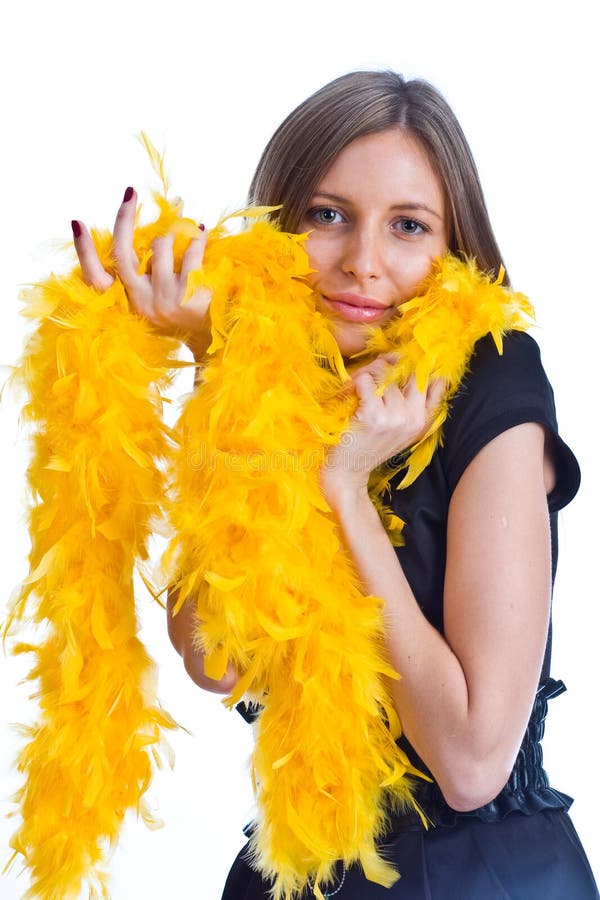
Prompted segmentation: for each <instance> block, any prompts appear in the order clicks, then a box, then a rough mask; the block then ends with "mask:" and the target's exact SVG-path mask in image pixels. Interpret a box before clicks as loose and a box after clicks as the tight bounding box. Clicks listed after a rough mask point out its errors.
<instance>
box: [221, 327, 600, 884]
mask: <svg viewBox="0 0 600 900" xmlns="http://www.w3.org/2000/svg"><path fill="white" fill-rule="evenodd" d="M524 422H538V423H540V424H541V425H543V426H544V428H545V430H546V434H547V437H548V440H549V442H550V447H551V450H552V453H553V457H554V464H555V469H556V476H557V481H556V486H555V488H554V489H553V491H552V493H551V495H550V496H549V498H548V510H549V517H550V526H551V541H552V574H553V579H554V574H555V571H556V563H557V558H558V541H557V512H558V510H559V509H561V508H562V507H564V506H565V505H566V504H567V503H568V502H569V501H570V500H571V499H572V498H573V497H574V495H575V494H576V492H577V489H578V487H579V482H580V472H579V466H578V464H577V461H576V459H575V457H574V456H573V453H572V452H571V450H570V449H569V448H568V446H567V445H566V444H565V443H564V442H563V440H562V439H561V437H560V435H559V432H558V425H557V421H556V411H555V407H554V397H553V393H552V388H551V386H550V384H549V382H548V379H547V377H546V374H545V372H544V369H543V366H542V363H541V359H540V352H539V348H538V346H537V344H536V343H535V341H534V340H533V339H532V338H531V337H530V336H528V335H526V334H524V333H520V332H513V333H511V334H509V335H507V336H506V337H505V340H504V347H503V354H502V355H499V354H498V352H497V350H496V347H495V345H494V343H493V341H492V340H491V338H484V339H483V340H482V341H480V342H479V343H478V345H477V347H476V351H475V353H474V355H473V358H472V360H471V364H470V370H469V372H468V374H467V375H466V377H465V378H464V380H463V383H462V385H461V387H460V389H459V391H458V393H457V395H456V396H455V398H454V399H453V401H452V404H451V407H450V411H449V416H448V419H447V421H446V423H445V426H444V433H443V443H442V446H441V447H440V448H439V449H438V450H437V451H436V453H435V454H434V456H433V459H432V461H431V463H430V464H429V466H428V467H427V469H426V470H425V471H424V472H423V473H422V474H421V475H420V476H419V478H418V479H417V480H416V481H415V482H414V483H413V484H412V485H411V486H410V487H409V488H407V489H405V490H396V487H397V484H398V483H399V481H400V480H401V477H402V476H401V474H400V475H398V476H395V478H394V479H393V480H392V484H391V488H392V490H391V495H390V498H389V502H390V505H391V506H392V508H393V510H394V512H395V513H396V514H397V515H398V516H400V517H401V518H402V519H403V520H404V521H405V522H406V525H405V528H404V532H403V536H404V539H405V545H404V546H403V547H400V548H398V549H397V554H398V558H399V560H400V563H401V565H402V568H403V570H404V572H405V574H406V577H407V579H408V581H409V584H410V585H411V588H412V590H413V592H414V594H415V597H416V598H417V601H418V603H419V605H420V607H421V609H422V610H423V613H424V615H425V616H426V617H427V619H428V620H429V621H430V622H431V623H432V624H433V625H434V627H435V628H436V629H437V630H438V631H440V632H441V633H442V634H443V632H444V626H443V589H444V575H445V566H446V526H447V516H448V507H449V503H450V500H451V497H452V493H453V491H454V489H455V488H456V486H457V484H458V482H459V480H460V478H461V476H462V474H463V473H464V471H465V469H466V468H467V466H468V465H469V463H470V462H471V461H472V460H473V459H474V457H475V456H476V455H477V453H478V452H479V451H480V450H481V449H482V448H483V447H484V446H485V445H486V444H487V443H488V442H489V441H491V440H493V438H495V437H497V436H498V435H499V434H501V433H502V432H503V431H505V430H507V429H508V428H512V427H514V426H516V425H520V424H523V423H524ZM391 462H392V464H393V463H394V462H395V461H391ZM550 654H551V628H550V629H549V632H548V641H547V647H546V653H545V657H544V663H543V667H542V673H541V679H540V686H539V690H538V692H537V696H536V699H535V703H534V706H533V710H532V713H531V719H530V722H529V725H528V728H527V731H526V734H525V737H524V739H523V744H522V746H521V750H520V752H519V754H518V757H517V760H516V762H515V766H514V769H513V771H512V773H511V776H510V778H509V779H508V782H507V784H506V786H505V787H504V789H503V790H502V791H501V792H500V794H499V795H498V797H496V798H495V800H493V801H492V802H491V803H489V804H486V806H484V807H481V808H480V809H478V810H474V811H472V812H469V813H457V812H456V811H455V810H452V809H451V808H450V807H449V806H448V804H447V803H446V801H445V800H444V798H443V796H442V794H441V791H440V790H439V788H438V787H437V785H436V784H435V783H433V784H427V783H426V782H422V783H421V784H420V785H419V787H418V789H417V798H418V800H419V802H420V804H421V806H422V808H423V809H424V811H425V812H426V813H427V815H428V817H429V818H430V820H431V821H432V822H433V823H434V827H432V828H430V829H429V830H427V831H426V830H425V829H424V828H423V826H422V824H421V821H420V819H419V818H418V817H417V816H416V815H415V816H412V815H406V816H402V817H399V818H396V819H394V820H393V823H392V830H391V833H390V835H389V838H388V842H387V848H386V856H388V857H389V858H392V859H393V860H394V861H395V863H396V865H397V866H398V869H399V871H400V872H401V873H402V878H401V879H400V881H399V882H398V883H397V885H396V886H395V887H394V888H393V889H391V890H386V889H383V888H381V887H378V886H377V885H373V884H371V883H370V882H367V881H366V880H365V878H364V876H363V875H362V874H361V872H360V871H359V869H358V868H352V869H350V870H349V871H348V872H347V873H345V875H344V876H343V885H341V887H340V889H339V891H338V892H337V893H335V897H336V898H339V900H358V898H361V900H362V898H373V900H375V898H381V900H396V898H398V900H400V898H405V900H453V898H456V900H588V898H589V900H594V898H598V892H597V889H596V886H595V884H594V879H593V876H592V873H591V870H590V867H589V864H588V862H587V860H586V858H585V854H584V852H583V850H582V848H581V845H580V843H579V840H578V838H577V835H576V834H575V831H574V829H573V826H572V824H571V821H570V819H569V817H568V814H567V810H568V808H569V806H570V805H571V802H572V801H571V798H570V797H568V796H567V795H566V794H563V793H561V792H560V791H558V790H555V789H554V788H553V787H551V786H550V784H549V782H548V778H547V775H546V773H545V771H544V768H543V761H542V750H541V744H540V741H541V738H542V736H543V732H544V720H545V716H546V711H547V705H548V700H549V699H551V698H552V697H555V696H557V695H558V694H559V693H561V692H562V691H564V690H565V687H564V685H563V683H562V682H559V681H555V680H554V679H552V678H550ZM240 712H242V714H244V717H245V718H248V720H251V719H252V718H254V717H255V716H256V714H257V711H256V710H252V711H250V710H248V711H246V710H245V709H244V710H240ZM401 744H402V746H403V747H404V749H405V750H406V752H407V754H408V756H409V758H410V759H411V761H412V762H413V763H414V764H415V765H416V766H417V768H419V769H421V770H422V771H424V772H427V767H426V766H425V764H424V763H423V761H422V760H420V759H419V757H418V756H417V754H416V753H415V751H414V749H413V748H412V747H411V746H410V745H409V744H408V742H407V741H406V740H405V739H402V740H401ZM341 879H342V873H340V882H339V883H338V887H339V885H340V884H341ZM333 890H335V886H334V887H333V888H332V891H333ZM267 896H268V885H267V884H265V883H263V882H262V881H261V879H260V878H259V876H258V875H257V874H256V873H253V872H252V870H251V869H250V868H249V867H248V865H247V863H246V862H245V858H244V851H242V853H241V854H240V856H239V857H238V859H237V860H236V862H235V863H234V866H233V868H232V871H231V875H230V878H229V880H228V883H227V886H226V888H225V893H224V894H223V900H260V898H266V897H267ZM308 896H309V894H307V897H308ZM332 896H333V893H332Z"/></svg>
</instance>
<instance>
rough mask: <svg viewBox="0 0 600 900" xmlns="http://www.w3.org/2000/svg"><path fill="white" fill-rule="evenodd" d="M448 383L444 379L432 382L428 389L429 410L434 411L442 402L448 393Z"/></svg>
mask: <svg viewBox="0 0 600 900" xmlns="http://www.w3.org/2000/svg"><path fill="white" fill-rule="evenodd" d="M446 388H447V383H446V380H445V379H444V378H436V379H435V380H434V381H430V382H429V385H428V387H427V409H430V410H434V409H436V407H437V406H439V404H440V403H441V402H442V400H443V398H444V394H445V392H446Z"/></svg>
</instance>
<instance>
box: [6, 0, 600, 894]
mask: <svg viewBox="0 0 600 900" xmlns="http://www.w3.org/2000/svg"><path fill="white" fill-rule="evenodd" d="M10 6H11V12H10V13H9V14H7V13H6V12H4V13H3V14H2V17H3V21H2V22H1V23H0V42H1V44H0V66H1V67H2V71H1V79H0V90H1V103H2V109H1V117H0V123H1V127H2V139H1V142H0V152H1V154H2V164H1V168H0V171H1V173H2V176H3V185H2V203H3V210H2V216H1V218H0V222H1V224H0V228H1V234H0V254H1V257H0V259H1V265H0V279H1V288H2V290H1V297H2V299H1V304H2V305H1V310H2V313H1V314H2V325H1V328H0V362H1V363H5V364H8V365H10V364H11V363H13V362H14V361H15V360H16V358H17V357H18V355H19V352H20V347H21V343H22V335H23V333H24V332H23V326H22V324H21V322H20V320H19V315H18V309H19V304H18V301H17V294H18V286H19V285H20V284H23V283H26V282H30V281H32V280H33V279H35V278H37V277H40V276H43V275H44V274H46V273H47V272H48V271H49V269H50V268H52V267H54V268H55V269H56V270H63V269H64V268H65V265H66V263H65V260H64V258H61V257H58V256H57V255H56V253H55V252H54V249H53V245H52V244H51V243H49V239H57V240H58V241H64V240H65V239H68V238H69V233H70V232H69V220H70V219H71V218H80V219H83V220H84V221H86V222H88V223H94V224H97V225H102V226H111V225H112V220H113V217H114V213H115V210H116V207H117V205H118V203H119V201H120V199H121V196H122V194H123V191H124V189H125V187H126V186H127V185H129V184H133V185H134V186H136V187H137V188H138V189H139V191H140V194H141V196H142V199H146V200H148V189H149V187H154V186H155V182H154V180H153V177H152V175H151V172H150V169H149V166H148V164H147V161H146V159H145V156H144V153H143V151H142V149H141V147H140V146H139V144H138V143H137V141H136V140H135V135H136V134H137V133H138V132H139V131H140V130H141V129H145V130H146V131H147V132H148V133H149V134H150V136H151V137H152V138H153V140H154V141H155V143H157V144H158V145H164V146H165V147H166V150H167V164H168V169H169V171H170V173H171V176H172V181H173V187H174V189H175V191H176V192H177V193H179V194H181V196H183V197H184V198H185V200H186V210H187V211H188V212H189V213H190V214H191V215H193V216H194V217H196V218H197V219H198V220H199V221H200V220H201V221H204V222H206V223H207V225H208V226H209V227H210V225H212V224H214V222H215V221H216V219H217V218H218V216H219V215H220V213H221V212H222V211H223V210H224V209H229V210H232V209H234V208H237V207H239V206H241V205H242V204H243V203H244V200H245V191H246V188H247V185H248V183H249V181H250V178H251V174H252V172H253V169H254V167H255V165H256V163H257V161H258V157H259V154H260V151H261V149H262V147H263V146H264V144H265V143H266V141H267V140H268V138H269V136H270V134H271V133H272V131H273V130H274V128H275V127H276V126H277V125H278V124H279V122H280V121H281V119H282V118H283V117H284V115H286V114H287V112H288V111H289V110H290V109H291V108H292V107H293V106H295V105H296V103H298V102H299V101H300V100H302V99H303V98H304V97H305V96H307V95H308V94H309V93H311V92H312V91H313V90H314V89H316V88H318V87H319V86H321V85H322V84H323V83H325V82H326V81H328V80H330V79H331V78H333V77H335V76H337V75H340V74H342V73H344V72H346V71H349V70H351V69H355V68H369V67H373V68H393V69H396V70H398V71H401V72H403V73H404V74H405V75H408V76H411V75H418V76H423V77H425V78H428V79H429V80H431V81H433V83H434V84H436V85H437V86H438V87H439V88H441V89H442V91H443V92H444V93H445V95H446V97H447V99H448V100H449V101H450V103H451V105H452V106H453V107H454V109H455V111H456V113H457V114H458V116H459V119H460V120H461V121H462V124H463V126H464V128H465V131H466V133H467V137H468V138H469V140H470V142H471V145H472V148H473V151H474V153H475V157H476V159H477V160H478V163H479V167H480V171H481V176H482V180H483V183H484V188H485V190H486V196H487V200H488V204H489V207H490V210H491V214H492V220H493V222H494V224H495V228H496V232H497V236H498V239H499V243H500V246H501V248H502V250H503V253H504V255H505V258H506V261H507V265H508V269H509V272H510V274H511V277H512V280H513V283H514V285H515V286H516V287H517V288H518V289H520V290H523V291H524V292H526V293H528V294H529V295H530V297H531V298H532V300H533V301H534V303H535V305H536V307H537V311H538V320H539V328H538V329H537V332H536V337H537V339H538V341H539V342H540V344H541V346H542V352H543V358H544V361H545V364H546V368H547V370H548V372H549V374H550V376H551V379H552V381H553V383H554V385H555V394H556V399H557V404H558V410H559V421H560V424H561V428H562V431H563V433H564V435H565V438H566V439H567V440H568V442H569V443H570V444H571V446H572V447H573V449H574V450H575V452H576V454H577V455H578V457H579V459H580V461H581V464H582V469H583V485H582V490H581V492H580V495H579V496H578V498H577V499H576V500H575V501H574V502H573V504H572V505H571V506H570V507H569V508H568V509H567V510H566V511H565V512H564V513H563V515H562V520H561V564H560V566H559V578H558V581H557V586H556V592H555V611H554V622H555V651H554V665H553V672H554V675H555V677H560V678H563V679H564V680H565V681H566V682H567V684H568V688H569V691H568V693H567V694H565V695H563V696H562V697H560V698H559V699H557V700H555V701H553V703H552V708H551V716H550V721H549V724H548V728H547V736H546V741H545V759H546V764H547V769H548V771H549V773H550V775H551V778H552V782H553V784H554V785H555V786H556V787H557V788H559V789H561V790H564V791H565V792H567V793H569V794H571V795H573V796H575V797H576V802H575V804H574V805H573V808H572V815H573V819H574V821H575V823H576V825H577V827H578V829H579V832H580V834H581V837H582V839H583V841H584V844H585V845H586V848H587V851H588V854H589V856H590V859H591V861H592V865H593V868H594V869H595V871H596V872H598V871H600V847H599V846H598V843H599V842H598V838H597V835H598V826H597V823H596V825H595V824H594V821H593V814H594V808H595V806H597V801H598V786H597V785H598V777H597V759H596V756H597V753H596V752H595V750H596V747H595V746H594V744H593V742H592V740H591V738H590V728H591V727H593V728H594V729H595V728H596V727H597V723H596V715H597V713H596V710H597V708H598V701H597V690H596V687H595V683H596V681H597V655H598V650H597V647H596V640H597V632H598V624H599V623H598V585H597V578H596V577H595V572H596V565H597V556H598V549H597V532H598V528H597V515H593V511H595V510H596V507H597V505H598V501H599V500H600V492H599V489H598V469H597V465H596V449H595V446H594V441H593V438H592V422H593V421H594V419H596V420H597V394H598V390H597V384H596V380H597V379H596V376H595V363H596V361H597V357H598V352H599V350H598V345H597V333H598V325H599V321H598V302H599V297H598V293H599V292H598V279H597V275H596V272H595V266H596V264H597V256H598V253H597V247H598V242H599V231H598V210H599V199H600V198H599V191H598V179H597V166H598V159H599V146H598V138H597V134H596V127H595V126H594V119H596V124H597V113H598V100H597V90H598V86H599V74H600V73H599V71H598V68H597V62H596V60H597V58H598V57H597V40H596V28H595V25H593V24H592V15H593V14H597V13H598V11H599V10H598V3H597V2H591V0H571V2H569V3H555V2H552V0H546V2H535V0H530V2H524V0H522V2H518V3H517V2H513V0H503V2H496V0H491V2H487V3H482V2H481V0H479V2H469V0H455V2H453V3H448V2H433V0H429V2H417V0H414V2H411V3H406V2H404V0H395V2H383V0H369V2H363V3H356V2H348V0H346V2H341V0H329V2H327V0H303V2H299V3H291V2H285V0H283V2H274V0H273V2H270V0H254V2H252V3H249V2H235V0H228V2H227V0H221V2H220V3H218V4H217V3H212V4H204V3H202V2H201V0H196V2H185V0H170V2H168V3H167V2H163V3H157V2H154V0H146V2H144V3H141V2H137V0H136V2H127V0H121V2H118V3H117V2H115V0H106V2H104V3H96V2H94V3H88V2H85V0H79V2H69V0H55V2H51V3H44V2H32V0H21V2H20V3H19V4H18V5H17V4H11V5H10ZM4 374H8V369H4V370H3V376H2V380H4ZM0 416H1V423H0V428H1V453H2V465H1V466H0V478H1V485H0V496H1V498H2V507H1V508H2V516H1V523H0V524H1V535H0V539H1V540H0V553H1V560H0V574H1V579H2V588H3V590H2V593H3V599H2V604H3V605H4V603H5V602H6V603H8V599H9V596H10V592H11V590H12V589H13V588H14V586H15V585H16V584H17V583H18V582H19V581H20V579H22V578H23V577H24V575H25V573H26V568H25V556H26V552H27V534H26V529H25V525H24V509H25V506H24V501H25V498H24V486H23V484H24V481H23V467H24V465H25V459H26V449H25V447H24V446H23V444H22V443H19V441H18V439H17V436H16V434H17V425H16V423H17V413H16V405H15V404H14V402H13V401H12V400H11V399H10V397H6V396H5V398H4V401H3V403H2V406H1V408H0ZM139 609H140V614H141V618H142V622H143V633H142V637H143V639H144V640H145V641H146V642H147V644H148V646H149V647H150V649H151V651H152V652H153V654H154V656H155V658H156V659H157V660H158V661H159V669H160V694H161V698H162V700H163V703H164V705H165V706H166V707H167V709H169V710H170V711H171V713H172V714H173V715H174V716H175V718H176V719H177V720H178V721H180V722H181V723H183V724H184V725H185V726H186V727H187V728H188V729H189V730H190V731H191V732H192V735H191V736H189V735H187V734H185V733H183V732H182V733H180V734H178V735H176V736H174V737H173V738H172V744H173V745H174V747H175V749H176V754H177V762H176V768H175V772H174V773H170V772H167V773H164V774H161V776H160V777H159V778H158V779H157V780H156V781H155V783H154V785H153V787H152V789H151V796H152V802H153V805H154V807H155V809H156V810H157V812H159V814H160V815H161V816H162V817H163V818H164V819H165V820H166V822H167V825H166V827H165V828H164V829H162V830H161V831H158V832H149V831H147V830H146V829H145V827H144V826H143V825H142V824H141V822H135V821H132V822H130V823H128V824H127V826H126V828H125V831H124V834H123V838H122V841H121V843H120V847H119V849H118V850H117V851H116V852H115V854H114V856H113V859H112V861H111V872H112V896H113V898H114V900H130V898H137V897H140V896H143V897H145V898H148V900H158V898H162V897H164V896H165V894H167V893H168V892H172V893H173V894H176V895H177V896H178V898H180V900H192V898H195V900H198V898H202V900H218V898H219V897H220V892H221V888H222V885H223V881H224V878H225V874H226V872H227V870H228V867H229V863H230V861H231V859H232V858H233V856H234V853H235V852H236V851H237V849H238V848H239V847H240V846H241V844H242V841H243V838H242V835H241V832H240V828H241V826H242V824H243V823H244V822H245V821H247V819H248V818H249V817H250V816H251V811H252V798H251V792H250V787H249V779H248V776H247V759H248V756H249V753H250V748H251V735H250V729H249V727H248V726H246V725H245V723H244V722H243V721H242V720H241V719H240V717H239V716H238V715H237V714H236V713H228V712H226V711H225V710H224V709H223V708H222V707H221V705H220V703H219V700H218V699H217V698H216V697H214V696H212V695H206V694H203V693H202V692H201V691H199V690H198V689H196V688H194V686H193V685H192V684H191V682H188V680H187V679H186V677H185V675H184V673H183V670H182V669H181V668H180V666H179V660H178V657H177V656H176V655H175V653H174V652H173V651H172V650H171V648H170V645H169V644H168V642H167V639H166V635H165V628H164V618H163V614H162V612H161V610H160V609H159V608H158V607H156V606H154V605H153V604H152V601H151V600H150V599H149V598H148V597H147V596H146V595H144V594H143V593H142V594H141V595H140V598H139ZM23 672H24V666H23V663H21V662H20V661H16V660H14V659H12V658H9V659H5V658H4V657H0V814H4V813H5V812H7V811H8V810H9V809H10V804H9V803H8V802H7V798H8V796H9V794H10V793H11V791H12V790H13V789H14V787H15V785H16V784H17V783H18V782H17V779H16V777H15V775H14V773H12V771H11V764H12V760H13V758H14V754H15V752H16V749H17V747H18V745H19V744H18V740H17V738H16V737H15V736H14V734H13V732H12V731H11V730H10V728H9V723H12V722H15V721H24V720H27V719H28V718H29V717H30V716H31V713H32V711H31V708H30V707H29V706H28V703H27V700H26V697H27V693H28V691H27V688H24V687H18V686H17V682H18V680H19V678H20V677H21V675H22V674H23ZM12 829H13V823H11V822H6V821H5V820H3V819H2V820H0V860H1V861H4V859H5V858H6V857H7V856H8V839H9V835H10V833H11V832H12ZM17 871H18V867H17V868H16V869H13V871H12V872H11V873H10V874H9V875H7V876H5V877H3V878H0V896H1V897H2V898H6V900H16V898H20V897H22V895H23V894H24V892H25V890H26V885H27V879H26V876H21V877H19V878H18V877H17Z"/></svg>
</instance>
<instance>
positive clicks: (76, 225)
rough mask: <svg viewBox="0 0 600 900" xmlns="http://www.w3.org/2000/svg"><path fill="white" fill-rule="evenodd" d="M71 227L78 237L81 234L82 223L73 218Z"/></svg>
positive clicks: (74, 234)
mask: <svg viewBox="0 0 600 900" xmlns="http://www.w3.org/2000/svg"><path fill="white" fill-rule="evenodd" d="M71 228H72V229H73V237H76V238H78V237H79V236H80V235H81V225H80V224H79V222H78V221H77V219H73V221H72V222H71Z"/></svg>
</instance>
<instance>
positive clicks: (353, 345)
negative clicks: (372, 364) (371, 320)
mask: <svg viewBox="0 0 600 900" xmlns="http://www.w3.org/2000/svg"><path fill="white" fill-rule="evenodd" d="M333 334H334V337H335V340H336V343H337V345H338V347H339V348H340V353H341V354H342V356H343V357H344V359H345V360H349V359H351V357H353V356H355V355H356V354H357V353H362V352H363V350H364V349H365V347H366V346H367V338H368V332H367V331H366V330H364V329H362V328H360V329H358V328H356V327H355V328H353V329H350V328H344V327H343V326H342V327H341V328H338V327H336V328H334V332H333Z"/></svg>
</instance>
